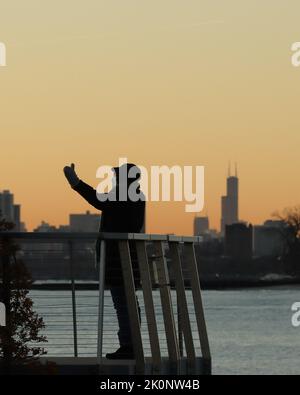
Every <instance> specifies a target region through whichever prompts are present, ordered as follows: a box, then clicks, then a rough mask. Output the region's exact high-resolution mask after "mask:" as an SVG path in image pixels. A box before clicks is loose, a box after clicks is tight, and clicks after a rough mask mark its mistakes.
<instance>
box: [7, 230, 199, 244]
mask: <svg viewBox="0 0 300 395" xmlns="http://www.w3.org/2000/svg"><path fill="white" fill-rule="evenodd" d="M2 236H5V237H7V236H9V237H10V238H15V239H24V240H26V239H30V240H32V239H36V240H41V239H45V238H46V239H48V240H51V241H53V240H58V241H65V240H70V239H71V240H76V239H80V240H91V239H97V238H98V239H100V240H144V241H178V242H184V243H199V242H200V241H201V237H200V236H177V235H164V234H147V233H117V232H116V233H115V232H5V231H4V232H0V237H2Z"/></svg>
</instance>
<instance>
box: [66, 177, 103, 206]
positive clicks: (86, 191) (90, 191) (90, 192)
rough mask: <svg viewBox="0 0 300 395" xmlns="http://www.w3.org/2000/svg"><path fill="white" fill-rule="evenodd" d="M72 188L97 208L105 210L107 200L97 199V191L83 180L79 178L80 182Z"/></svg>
mask: <svg viewBox="0 0 300 395" xmlns="http://www.w3.org/2000/svg"><path fill="white" fill-rule="evenodd" d="M72 188H73V189H74V191H76V192H78V193H79V195H80V196H82V197H83V198H84V199H85V200H86V201H87V202H88V203H90V205H92V206H93V207H95V208H96V209H98V210H103V209H104V208H105V207H106V204H107V203H106V202H101V201H100V200H98V199H97V191H96V190H95V189H94V188H93V187H91V186H90V185H88V184H86V183H85V182H83V181H82V180H79V183H78V184H76V185H75V186H73V187H72Z"/></svg>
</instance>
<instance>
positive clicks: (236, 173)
mask: <svg viewBox="0 0 300 395" xmlns="http://www.w3.org/2000/svg"><path fill="white" fill-rule="evenodd" d="M235 176H236V177H237V176H238V172H237V163H236V162H235Z"/></svg>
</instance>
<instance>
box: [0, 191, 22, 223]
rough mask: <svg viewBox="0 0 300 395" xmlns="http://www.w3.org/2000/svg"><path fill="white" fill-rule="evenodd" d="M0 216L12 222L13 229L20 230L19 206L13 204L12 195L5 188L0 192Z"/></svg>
mask: <svg viewBox="0 0 300 395" xmlns="http://www.w3.org/2000/svg"><path fill="white" fill-rule="evenodd" d="M0 217H2V218H5V219H6V220H7V221H9V222H13V223H14V224H15V225H16V226H15V229H14V230H15V231H20V230H21V206H20V205H19V204H14V195H13V194H12V193H10V191H8V190H6V189H5V190H4V191H2V192H0Z"/></svg>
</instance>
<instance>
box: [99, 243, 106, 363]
mask: <svg viewBox="0 0 300 395" xmlns="http://www.w3.org/2000/svg"><path fill="white" fill-rule="evenodd" d="M105 248H106V244H105V240H101V243H100V262H97V264H98V265H99V267H98V269H99V303H98V341H97V358H98V361H99V366H101V362H102V346H103V313H104V289H105Z"/></svg>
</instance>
